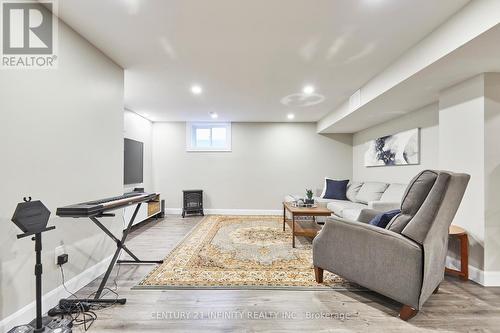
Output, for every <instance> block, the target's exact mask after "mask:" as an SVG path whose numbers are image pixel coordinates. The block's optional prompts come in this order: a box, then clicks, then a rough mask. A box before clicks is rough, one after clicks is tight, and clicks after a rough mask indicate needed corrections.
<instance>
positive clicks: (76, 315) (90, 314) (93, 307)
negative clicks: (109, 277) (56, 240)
mask: <svg viewBox="0 0 500 333" xmlns="http://www.w3.org/2000/svg"><path fill="white" fill-rule="evenodd" d="M59 268H60V270H61V279H62V285H63V288H64V290H65V291H66V292H67V293H68V294H69V295H70V296H71V297H73V298H78V297H77V296H76V295H75V294H74V293H73V292H71V291H70V290H69V289H68V288H67V287H66V279H65V276H64V269H63V267H62V265H59ZM119 271H120V269H119V266H118V270H117V273H116V275H115V278H114V285H115V290H113V289H111V288H108V287H105V288H104V290H106V291H107V292H106V293H105V294H104V295H102V296H105V295H107V294H109V293H112V294H114V295H115V300H118V298H119V294H118V292H117V289H118V284H117V278H118V274H119ZM95 293H96V292H93V293H91V294H90V295H89V297H87V298H91V297H92V296H93V295H95ZM115 304H117V302H116V301H115V302H113V303H110V304H97V303H91V304H90V305H89V308H88V310H85V307H84V305H83V304H81V303H79V304H76V309H77V311H76V312H75V305H73V306H67V307H63V308H61V310H62V311H63V312H65V313H66V314H68V315H69V316H70V317H71V323H72V324H73V326H83V329H84V330H85V331H87V330H88V329H90V327H91V326H92V324H93V323H94V321H96V320H97V318H98V317H97V314H96V313H95V311H98V310H102V309H106V308H109V307H112V306H113V305H115ZM61 317H64V315H61Z"/></svg>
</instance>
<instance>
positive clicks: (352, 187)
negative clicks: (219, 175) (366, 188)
mask: <svg viewBox="0 0 500 333" xmlns="http://www.w3.org/2000/svg"><path fill="white" fill-rule="evenodd" d="M361 186H363V183H362V182H355V181H350V182H349V184H347V192H346V197H347V199H348V200H350V201H352V202H356V196H357V195H358V192H359V189H360V188H361Z"/></svg>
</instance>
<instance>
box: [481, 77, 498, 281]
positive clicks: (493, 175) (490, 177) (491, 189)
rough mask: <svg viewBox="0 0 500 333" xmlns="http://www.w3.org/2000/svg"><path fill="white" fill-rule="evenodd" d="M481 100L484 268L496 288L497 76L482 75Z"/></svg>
mask: <svg viewBox="0 0 500 333" xmlns="http://www.w3.org/2000/svg"><path fill="white" fill-rule="evenodd" d="M484 96H485V100H484V103H485V115H484V116H485V119H484V132H485V137H484V155H485V163H484V168H485V170H484V172H485V173H484V175H485V184H484V194H485V214H484V215H485V230H484V233H485V240H484V242H485V248H484V250H485V254H484V256H485V261H484V268H485V270H486V271H488V272H497V273H494V274H496V275H498V277H499V279H498V280H497V283H496V284H497V285H500V239H499V236H500V147H499V143H500V73H487V74H485V92H484ZM490 275H491V274H490ZM487 282H488V281H487ZM492 282H494V281H492Z"/></svg>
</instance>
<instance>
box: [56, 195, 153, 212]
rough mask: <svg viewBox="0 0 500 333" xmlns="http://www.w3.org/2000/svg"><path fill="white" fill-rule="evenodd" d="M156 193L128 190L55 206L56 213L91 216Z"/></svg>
mask: <svg viewBox="0 0 500 333" xmlns="http://www.w3.org/2000/svg"><path fill="white" fill-rule="evenodd" d="M155 197H156V193H142V192H130V193H125V194H123V195H120V196H117V197H111V198H105V199H100V200H94V201H88V202H82V203H79V204H74V205H70V206H65V207H60V208H57V211H56V215H57V216H61V217H91V216H98V215H102V214H103V213H105V212H108V211H112V210H115V209H119V208H123V207H126V206H129V205H133V204H137V203H140V202H146V201H150V200H152V199H153V198H155Z"/></svg>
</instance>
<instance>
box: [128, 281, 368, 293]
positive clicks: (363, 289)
mask: <svg viewBox="0 0 500 333" xmlns="http://www.w3.org/2000/svg"><path fill="white" fill-rule="evenodd" d="M141 282H142V281H141ZM130 289H131V290H278V291H332V290H334V291H352V292H360V291H368V289H366V288H363V287H358V288H356V287H349V288H346V287H332V286H324V287H299V286H297V287H295V286H290V287H285V286H277V287H273V286H246V285H245V286H141V285H136V286H133V287H132V288H130Z"/></svg>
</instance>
